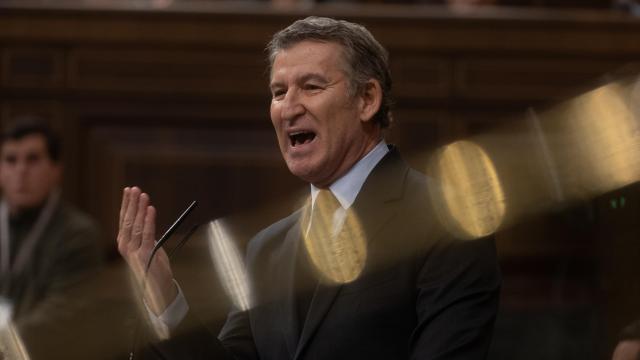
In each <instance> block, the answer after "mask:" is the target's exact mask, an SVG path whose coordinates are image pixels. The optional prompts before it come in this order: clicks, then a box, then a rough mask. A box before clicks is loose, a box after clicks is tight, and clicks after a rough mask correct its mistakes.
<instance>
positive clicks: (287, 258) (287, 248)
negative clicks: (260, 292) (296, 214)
mask: <svg viewBox="0 0 640 360" xmlns="http://www.w3.org/2000/svg"><path fill="white" fill-rule="evenodd" d="M300 242H301V232H300V221H296V222H295V223H294V225H293V226H292V227H291V229H290V230H289V231H288V232H287V235H286V236H285V240H284V246H283V249H282V253H281V256H280V261H279V264H280V266H279V267H278V268H279V270H278V272H277V273H278V278H277V279H275V283H274V284H273V285H274V286H275V287H277V288H278V291H277V292H276V294H282V296H283V299H282V301H280V302H279V303H280V306H279V310H278V311H279V313H280V314H279V316H278V317H276V318H277V319H282V320H281V321H279V322H280V327H281V329H282V332H283V336H284V338H285V342H286V344H287V349H288V350H289V354H290V355H291V357H293V356H294V354H295V352H296V348H297V347H298V342H299V339H300V326H299V324H300V321H298V313H297V311H296V302H295V299H296V289H295V272H296V258H297V255H298V251H304V249H302V248H301V246H300V245H299V244H300Z"/></svg>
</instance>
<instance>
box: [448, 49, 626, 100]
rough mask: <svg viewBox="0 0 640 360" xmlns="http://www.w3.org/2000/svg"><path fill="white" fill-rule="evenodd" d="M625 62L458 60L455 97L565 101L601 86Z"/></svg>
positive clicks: (590, 60) (516, 59)
mask: <svg viewBox="0 0 640 360" xmlns="http://www.w3.org/2000/svg"><path fill="white" fill-rule="evenodd" d="M623 65H624V61H613V60H596V59H579V58H557V59H552V58H537V59H532V58H480V57H479V58H471V59H459V60H457V61H456V62H455V65H454V66H455V91H454V93H455V96H460V97H462V98H471V99H485V100H516V101H517V100H527V101H530V100H534V101H535V100H546V101H548V100H556V101H558V100H561V99H564V98H567V97H569V96H572V95H575V94H578V93H579V92H581V91H584V90H586V89H589V88H591V87H593V86H594V85H597V82H596V80H597V79H598V78H600V77H602V76H603V74H606V73H607V72H610V71H614V70H616V69H617V68H620V67H621V66H623Z"/></svg>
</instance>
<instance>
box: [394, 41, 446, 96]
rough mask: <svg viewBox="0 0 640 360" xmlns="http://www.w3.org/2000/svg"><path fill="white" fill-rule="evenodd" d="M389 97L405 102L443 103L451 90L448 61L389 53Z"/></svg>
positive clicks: (406, 53)
mask: <svg viewBox="0 0 640 360" xmlns="http://www.w3.org/2000/svg"><path fill="white" fill-rule="evenodd" d="M390 68H391V76H392V77H393V81H394V90H393V95H394V96H395V97H398V98H409V99H433V98H435V99H445V98H447V97H449V96H451V93H452V89H453V70H452V67H451V61H450V59H447V58H444V57H438V56H434V55H430V54H415V53H410V52H405V53H403V52H402V51H398V52H391V59H390Z"/></svg>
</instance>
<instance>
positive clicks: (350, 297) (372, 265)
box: [161, 149, 500, 360]
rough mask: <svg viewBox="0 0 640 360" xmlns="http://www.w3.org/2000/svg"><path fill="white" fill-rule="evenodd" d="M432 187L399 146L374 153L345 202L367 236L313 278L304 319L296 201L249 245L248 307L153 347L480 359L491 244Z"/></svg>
mask: <svg viewBox="0 0 640 360" xmlns="http://www.w3.org/2000/svg"><path fill="white" fill-rule="evenodd" d="M429 186H436V185H435V184H433V183H430V181H429V180H428V178H426V177H425V176H424V175H422V174H420V173H418V172H416V171H414V170H412V169H410V168H409V167H408V166H407V165H406V164H405V163H404V161H402V159H401V158H400V156H399V154H398V153H397V151H396V150H394V149H392V150H391V151H390V153H389V154H387V155H386V156H385V158H383V159H382V160H381V162H380V163H379V164H378V165H377V166H376V168H375V169H374V170H373V172H372V173H371V174H370V176H369V177H368V178H367V180H366V182H365V184H364V185H363V188H362V190H361V191H360V193H359V194H358V196H357V198H356V200H355V202H354V204H353V207H352V208H353V210H354V211H355V212H356V214H357V216H358V218H359V219H360V221H361V223H362V226H363V228H364V231H365V233H366V242H367V260H366V265H365V268H364V270H363V271H362V273H361V274H360V276H359V277H358V278H357V279H356V280H355V281H353V282H351V283H348V284H343V285H322V284H321V285H318V287H317V289H316V290H315V293H314V295H313V299H312V301H311V305H310V308H309V312H308V315H307V318H306V320H305V321H300V319H298V316H297V313H296V310H295V309H296V304H295V301H296V289H294V286H293V283H294V275H295V270H296V265H295V259H296V256H297V255H298V254H299V253H298V251H304V249H303V248H302V246H303V245H302V241H301V230H300V229H301V225H300V224H301V219H302V217H303V214H304V209H302V210H300V211H297V212H295V213H293V214H292V215H290V216H289V217H287V218H285V219H282V220H281V221H279V222H277V223H275V224H273V225H271V226H270V227H268V228H267V229H265V230H263V231H262V232H260V233H259V234H258V235H256V237H255V238H254V239H252V240H251V242H250V243H249V246H248V250H247V266H248V270H249V275H250V278H251V280H252V285H253V289H252V290H253V295H254V301H255V305H254V306H253V307H252V308H251V309H250V310H249V311H244V312H242V311H232V312H231V313H230V314H229V316H228V319H227V322H226V324H225V325H224V327H223V329H222V332H221V333H220V335H219V342H216V341H213V340H208V341H207V340H205V339H200V340H199V344H197V345H196V344H195V343H194V342H193V339H190V340H189V341H187V342H186V344H187V345H184V344H183V345H182V346H180V345H177V346H173V347H168V348H167V347H166V346H162V347H161V348H162V349H170V350H169V351H167V352H166V354H170V353H174V351H177V349H179V350H180V351H179V353H180V355H179V358H188V355H187V354H186V353H185V351H186V352H187V353H191V355H192V356H193V358H198V357H200V356H202V357H206V356H209V355H211V356H213V354H214V353H216V352H218V353H221V352H226V354H227V355H229V357H231V358H237V359H263V360H276V359H277V360H281V359H349V360H352V359H484V358H485V357H486V354H487V351H488V348H489V345H490V341H491V335H492V327H493V322H494V319H495V316H496V312H497V309H498V296H499V288H500V275H499V270H498V266H497V260H496V251H495V245H494V243H493V240H492V239H490V238H485V239H478V240H470V241H469V240H457V239H454V238H452V237H451V235H450V234H449V233H448V232H447V231H446V230H445V229H444V228H443V226H442V225H441V224H440V223H439V221H438V216H437V215H436V213H435V211H437V209H434V208H433V207H432V203H431V201H430V199H429V195H428V191H427V188H428V187H429ZM300 324H302V325H300ZM179 342H180V341H177V342H176V343H179ZM203 343H206V345H204V344H203ZM174 345H176V344H174ZM204 354H207V355H204Z"/></svg>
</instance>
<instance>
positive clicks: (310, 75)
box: [269, 73, 329, 90]
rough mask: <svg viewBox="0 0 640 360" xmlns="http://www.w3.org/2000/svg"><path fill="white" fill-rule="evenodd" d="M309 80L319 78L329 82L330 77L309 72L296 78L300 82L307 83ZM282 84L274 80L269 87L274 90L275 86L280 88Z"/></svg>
mask: <svg viewBox="0 0 640 360" xmlns="http://www.w3.org/2000/svg"><path fill="white" fill-rule="evenodd" d="M309 80H317V81H320V82H322V83H324V84H328V83H329V79H327V78H326V77H325V76H324V75H321V74H319V73H307V74H304V75H302V76H301V77H300V78H299V79H296V82H298V83H305V82H307V81H309ZM280 86H282V83H281V82H277V81H276V82H272V83H271V84H269V89H270V90H273V89H274V88H278V87H280Z"/></svg>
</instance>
